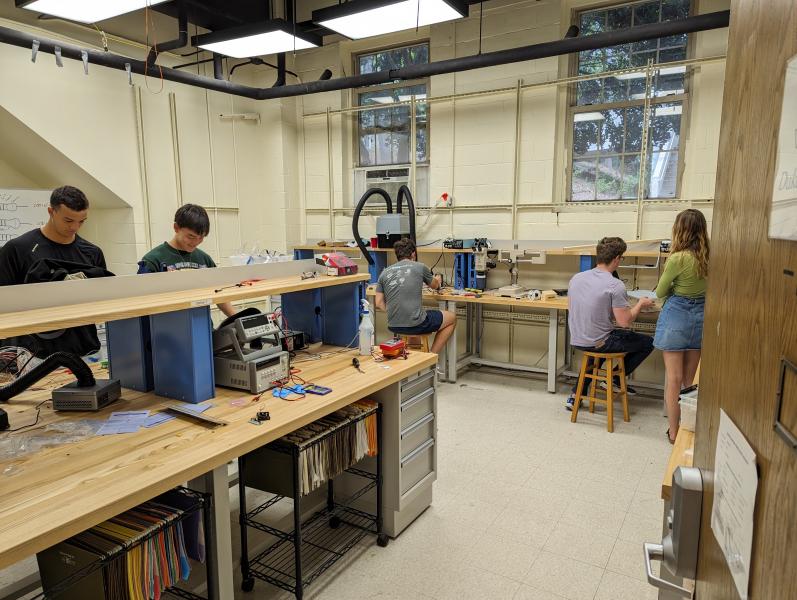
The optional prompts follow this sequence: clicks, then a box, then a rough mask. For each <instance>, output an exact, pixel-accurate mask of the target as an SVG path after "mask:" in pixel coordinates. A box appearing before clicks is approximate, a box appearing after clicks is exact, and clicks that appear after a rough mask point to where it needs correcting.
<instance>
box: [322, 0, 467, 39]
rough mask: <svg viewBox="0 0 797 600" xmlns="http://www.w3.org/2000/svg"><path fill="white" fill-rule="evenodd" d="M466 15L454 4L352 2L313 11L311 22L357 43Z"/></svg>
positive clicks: (433, 0)
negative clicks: (360, 40) (359, 40)
mask: <svg viewBox="0 0 797 600" xmlns="http://www.w3.org/2000/svg"><path fill="white" fill-rule="evenodd" d="M467 14H468V7H467V5H465V4H461V3H460V2H459V1H458V0H378V1H376V2H371V1H363V0H352V1H351V2H345V3H343V4H337V5H334V6H330V7H327V8H322V9H320V10H315V11H313V22H314V23H316V24H318V25H321V26H322V27H326V28H327V29H331V30H332V31H336V32H338V33H340V34H341V35H345V36H346V37H348V38H351V39H355V40H357V39H362V38H366V37H371V36H374V35H382V34H385V33H391V32H394V31H403V30H405V29H413V28H415V27H416V26H418V27H423V26H425V25H433V24H435V23H443V22H444V21H451V20H453V19H461V18H462V17H464V16H467Z"/></svg>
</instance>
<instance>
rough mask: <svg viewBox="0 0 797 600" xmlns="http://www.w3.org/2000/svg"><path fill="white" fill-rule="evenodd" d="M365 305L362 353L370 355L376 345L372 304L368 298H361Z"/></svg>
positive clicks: (362, 324)
mask: <svg viewBox="0 0 797 600" xmlns="http://www.w3.org/2000/svg"><path fill="white" fill-rule="evenodd" d="M361 302H362V305H363V314H362V319H360V355H361V356H369V355H370V354H371V349H372V348H373V346H374V321H373V318H372V317H371V305H370V304H368V300H365V299H363V300H361Z"/></svg>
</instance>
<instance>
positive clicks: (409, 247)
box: [393, 238, 415, 260]
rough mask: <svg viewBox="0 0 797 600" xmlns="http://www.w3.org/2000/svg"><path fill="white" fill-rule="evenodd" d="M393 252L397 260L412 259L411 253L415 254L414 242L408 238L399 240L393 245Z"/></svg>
mask: <svg viewBox="0 0 797 600" xmlns="http://www.w3.org/2000/svg"><path fill="white" fill-rule="evenodd" d="M393 251H394V252H395V253H396V258H397V259H398V260H404V259H405V258H412V253H413V252H415V242H413V241H412V240H411V239H410V238H404V239H401V240H399V241H397V242H396V243H395V244H393Z"/></svg>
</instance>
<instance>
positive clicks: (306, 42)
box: [191, 19, 322, 58]
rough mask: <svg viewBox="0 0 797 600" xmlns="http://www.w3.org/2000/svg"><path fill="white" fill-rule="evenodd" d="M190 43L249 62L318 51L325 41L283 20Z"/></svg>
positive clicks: (213, 34) (200, 37)
mask: <svg viewBox="0 0 797 600" xmlns="http://www.w3.org/2000/svg"><path fill="white" fill-rule="evenodd" d="M294 28H295V30H296V37H295V38H294V35H293V32H294ZM191 43H192V44H193V45H194V46H196V47H197V48H202V49H203V50H208V51H210V52H216V53H218V54H223V55H224V56H231V57H233V58H250V57H252V56H265V55H268V54H278V53H280V52H291V51H293V50H305V49H307V48H316V47H318V46H320V45H321V43H322V41H321V37H320V36H318V35H315V34H313V33H308V32H307V31H305V30H304V29H302V28H301V27H299V26H298V25H293V24H291V23H288V22H287V21H284V20H283V19H272V20H270V21H266V22H265V23H253V24H250V25H242V26H241V27H233V28H232V29H222V30H219V31H213V32H211V33H204V34H202V35H197V36H194V37H193V38H192V40H191Z"/></svg>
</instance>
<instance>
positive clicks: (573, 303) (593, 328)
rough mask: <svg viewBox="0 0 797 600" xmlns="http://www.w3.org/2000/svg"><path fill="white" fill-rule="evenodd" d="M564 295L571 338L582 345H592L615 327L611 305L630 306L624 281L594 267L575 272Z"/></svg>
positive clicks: (603, 338)
mask: <svg viewBox="0 0 797 600" xmlns="http://www.w3.org/2000/svg"><path fill="white" fill-rule="evenodd" d="M567 297H568V299H569V304H570V309H569V314H568V316H567V322H568V324H569V327H570V340H571V343H572V344H573V345H574V346H581V347H583V348H593V347H595V345H596V344H598V343H600V342H602V341H603V340H605V339H606V338H607V337H608V335H609V334H610V333H611V332H612V330H613V329H616V326H615V324H614V323H613V322H612V319H613V318H614V312H613V311H612V309H613V308H627V307H628V306H630V303H629V302H628V294H626V291H625V285H624V284H623V282H622V281H620V280H619V279H617V278H616V277H613V276H612V274H611V273H608V272H606V271H603V270H601V269H597V268H596V269H591V270H590V271H583V272H581V273H577V274H576V275H574V276H573V278H572V279H571V280H570V287H569V288H568V290H567Z"/></svg>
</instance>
